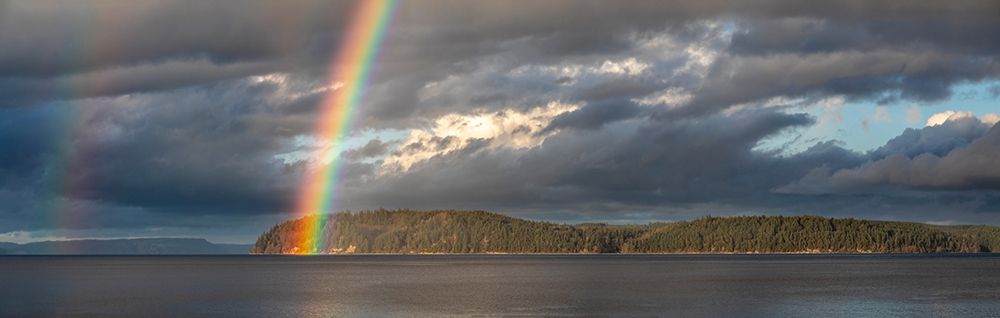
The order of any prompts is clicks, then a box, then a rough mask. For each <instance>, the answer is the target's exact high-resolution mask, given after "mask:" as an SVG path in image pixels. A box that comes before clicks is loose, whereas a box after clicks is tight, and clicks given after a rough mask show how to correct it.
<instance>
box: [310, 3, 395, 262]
mask: <svg viewBox="0 0 1000 318" xmlns="http://www.w3.org/2000/svg"><path fill="white" fill-rule="evenodd" d="M396 3H397V0H362V1H359V2H358V4H357V7H356V8H355V11H354V14H353V15H352V18H351V21H350V24H349V25H348V27H347V29H346V33H344V35H345V37H344V38H343V40H342V42H341V45H340V50H339V52H337V55H336V58H335V59H334V62H333V63H331V64H330V69H329V70H328V73H327V74H329V77H328V79H327V83H330V84H331V85H334V87H336V86H340V87H339V88H336V89H334V90H332V91H331V92H330V93H328V94H327V95H326V96H324V98H323V101H322V102H321V103H320V106H319V107H320V108H319V109H320V110H319V112H320V117H319V120H318V122H317V123H316V129H315V135H316V136H318V137H319V138H320V139H321V140H324V141H328V142H330V143H331V149H323V150H322V152H321V153H318V154H316V156H315V157H314V158H318V160H314V161H313V164H312V167H311V168H310V169H309V170H308V173H307V174H306V176H305V180H304V182H303V184H302V185H301V188H300V189H301V190H300V192H299V197H298V198H297V201H296V210H295V213H296V215H299V216H302V217H304V219H303V220H304V222H303V223H304V225H303V227H302V228H301V229H299V230H298V231H297V232H298V233H297V235H296V236H297V238H296V242H295V246H296V248H297V249H298V250H296V251H295V253H296V254H314V253H322V252H323V251H324V246H323V245H324V244H323V242H324V235H323V232H324V231H323V229H324V228H325V226H326V219H327V217H328V216H329V213H330V212H331V210H332V204H333V200H334V196H335V194H336V193H335V192H334V186H335V185H336V182H337V179H338V174H339V173H340V164H341V162H340V159H339V156H340V153H341V152H342V150H343V149H341V148H342V147H343V146H342V144H343V142H342V141H343V139H344V137H345V136H346V135H347V133H348V132H349V131H350V129H351V120H352V118H353V117H354V112H355V111H356V110H357V108H358V105H359V104H360V103H361V101H362V98H363V97H364V89H365V86H367V83H368V77H369V75H370V74H371V69H372V64H373V63H374V61H375V58H376V57H377V56H378V52H379V49H380V46H381V43H382V38H383V37H384V35H385V31H386V29H387V28H388V25H389V20H390V18H391V17H392V14H393V11H395V8H396Z"/></svg>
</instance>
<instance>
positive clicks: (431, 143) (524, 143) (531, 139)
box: [382, 102, 578, 174]
mask: <svg viewBox="0 0 1000 318" xmlns="http://www.w3.org/2000/svg"><path fill="white" fill-rule="evenodd" d="M577 108H578V105H573V104H564V103H559V102H551V103H549V104H548V105H544V106H539V107H535V108H531V109H529V110H527V111H517V110H514V109H505V110H502V111H499V112H480V113H474V114H457V113H453V114H448V115H444V116H442V117H440V118H438V119H436V120H435V121H434V124H433V126H432V127H430V128H427V129H414V130H411V131H410V133H409V135H408V136H407V137H406V138H405V139H404V140H403V141H402V142H401V143H400V146H399V148H397V149H396V151H395V152H393V153H392V154H391V155H389V156H388V157H386V158H385V160H384V161H383V166H382V168H383V169H382V173H383V174H384V173H390V172H394V171H406V170H409V169H410V167H411V166H413V165H414V164H416V163H418V162H421V161H424V160H427V159H430V158H433V157H435V156H439V155H446V154H448V153H451V152H453V151H456V150H460V149H463V148H464V147H466V146H467V145H469V143H471V142H473V141H475V140H486V142H487V143H488V145H487V148H513V149H523V148H531V147H537V146H538V145H540V144H541V143H542V141H544V140H545V138H546V137H548V136H549V135H551V133H549V134H539V132H541V131H542V130H543V129H545V127H546V126H548V124H549V123H550V122H551V121H552V119H553V118H555V117H556V116H558V115H560V114H563V113H566V112H571V111H574V110H576V109H577ZM552 133H554V132H552Z"/></svg>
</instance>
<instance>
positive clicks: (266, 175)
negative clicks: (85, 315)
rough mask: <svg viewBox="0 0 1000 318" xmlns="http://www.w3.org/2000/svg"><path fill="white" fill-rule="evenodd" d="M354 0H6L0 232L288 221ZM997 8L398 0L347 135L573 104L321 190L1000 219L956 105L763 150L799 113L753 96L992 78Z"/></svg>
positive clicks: (646, 211)
mask: <svg viewBox="0 0 1000 318" xmlns="http://www.w3.org/2000/svg"><path fill="white" fill-rule="evenodd" d="M353 5H354V3H352V2H346V1H332V2H331V1H313V0H293V1H283V2H281V3H271V2H251V3H247V2H242V1H240V2H235V1H212V2H201V1H142V2H119V1H109V2H101V3H97V4H83V3H77V2H73V1H56V2H26V1H2V0H0V201H2V202H5V205H4V206H3V207H0V224H3V225H4V226H3V227H0V232H2V231H14V230H34V229H40V228H46V229H49V228H52V227H54V225H52V224H47V223H46V222H44V220H45V219H46V218H49V217H51V215H50V214H51V213H53V212H52V211H51V210H52V209H50V208H48V207H44V206H42V205H45V204H49V203H65V204H68V205H71V206H74V205H75V206H79V207H81V209H80V210H79V211H84V212H79V213H88V214H81V217H82V218H85V219H90V220H93V221H92V222H91V223H90V224H86V225H80V226H75V227H77V228H84V227H87V228H102V227H103V228H120V229H125V228H129V227H132V228H136V229H139V230H141V229H149V228H157V227H179V228H180V227H184V228H191V227H195V226H196V225H195V224H198V222H200V221H205V220H209V219H211V220H213V222H220V223H225V222H233V223H234V224H235V223H240V222H242V223H241V224H243V226H251V225H247V224H265V223H262V222H264V221H262V220H264V219H267V221H272V220H273V219H276V218H280V217H282V216H285V215H287V214H284V213H286V212H287V210H288V209H289V207H290V206H291V205H292V204H293V203H292V202H291V201H292V199H293V197H294V192H295V191H296V188H297V184H298V182H299V181H300V177H301V173H302V170H303V166H304V165H305V164H304V163H303V162H302V161H295V160H286V159H287V158H293V157H295V156H296V155H301V153H302V152H308V151H309V150H312V148H311V147H314V146H312V145H308V144H305V145H304V144H303V143H305V142H303V141H302V140H305V139H308V135H309V134H310V132H311V131H312V129H313V127H314V126H315V122H314V121H315V120H316V111H317V109H318V107H319V106H320V105H318V104H319V103H320V102H321V100H322V99H323V96H324V95H323V94H324V93H326V92H325V91H323V90H322V89H321V86H324V85H326V84H327V83H323V81H324V78H325V76H326V74H325V72H326V71H327V70H328V65H327V63H329V62H330V61H331V60H332V59H333V55H334V54H335V52H337V50H338V49H339V47H338V45H339V43H340V40H341V39H342V37H343V34H342V32H343V31H342V30H343V25H344V24H345V20H346V19H345V16H346V14H348V13H349V12H350V11H351V8H352V6H353ZM997 12H1000V5H998V4H997V3H996V2H995V1H972V0H968V1H965V0H960V1H949V2H947V3H900V2H896V1H846V2H845V1H821V2H815V1H814V2H808V3H807V2H791V1H750V2H730V1H714V0H709V1H704V0H699V1H672V2H668V3H664V2H662V1H626V2H607V1H569V0H567V1H561V0H560V1H544V2H534V3H527V2H465V1H446V0H441V1H421V2H419V3H415V2H407V1H402V2H400V7H399V8H398V10H397V13H396V16H395V18H394V20H393V24H392V26H391V28H390V31H389V34H388V35H387V40H386V41H385V45H384V46H383V48H382V51H381V56H380V57H379V62H378V63H377V64H376V66H375V69H374V72H375V73H374V74H373V76H372V83H371V86H370V87H369V88H368V90H367V95H366V98H365V101H364V104H363V105H362V106H361V109H360V111H359V114H358V116H359V118H358V119H357V120H356V122H355V123H354V124H355V125H354V128H355V131H354V132H355V133H357V132H361V131H366V132H367V131H372V132H378V131H380V129H384V128H396V129H427V127H428V126H432V125H433V124H434V121H435V120H437V119H438V118H440V117H441V116H443V115H446V114H457V115H469V114H491V113H498V112H506V111H526V110H530V109H533V108H535V107H538V106H540V105H547V104H549V103H551V102H561V103H566V104H573V105H578V106H579V108H578V109H576V110H575V111H572V112H567V113H563V114H561V115H559V116H556V117H555V119H554V120H552V121H551V122H550V123H548V127H549V128H548V129H547V130H545V132H544V133H543V134H539V135H538V136H536V137H539V138H541V137H543V135H544V137H546V139H545V140H544V142H543V143H542V144H541V145H540V146H537V147H521V148H512V147H495V146H492V144H491V142H494V141H495V140H490V139H489V138H483V139H475V138H473V139H469V138H466V139H463V140H465V141H467V143H466V144H464V146H463V147H462V148H461V149H459V150H457V151H454V152H450V153H446V154H439V155H436V156H434V157H432V158H430V159H428V160H425V161H422V162H420V163H418V164H416V165H414V166H413V167H412V168H411V169H410V170H408V171H405V172H400V173H388V174H386V173H383V172H381V171H380V169H379V164H380V163H381V161H380V160H382V158H383V157H385V156H391V155H393V154H394V153H398V151H399V148H397V147H414V149H416V148H419V149H432V150H433V149H437V150H440V149H444V148H448V147H451V146H454V145H458V143H457V142H458V140H457V139H456V138H459V137H465V136H457V137H446V136H438V137H435V138H431V139H428V140H429V141H428V142H425V143H419V144H401V143H400V144H397V143H396V141H394V140H391V139H385V138H384V137H382V136H380V137H376V138H379V139H374V140H371V141H370V142H368V143H367V144H364V146H362V147H359V148H357V149H352V150H350V151H348V152H347V153H346V154H345V158H346V159H347V162H346V163H345V164H344V165H343V167H344V168H343V169H344V170H343V171H342V174H341V175H342V180H341V182H342V185H341V186H342V189H341V190H342V191H340V192H338V193H339V198H340V199H341V200H340V201H342V202H343V206H344V207H349V208H372V207H381V206H384V207H415V208H422V207H423V208H452V207H455V208H463V207H464V208H498V209H505V210H511V211H514V212H517V211H521V212H525V211H529V212H532V213H535V214H533V215H538V216H539V218H544V217H551V218H562V219H567V220H572V219H573V218H574V217H576V218H578V219H579V218H593V219H601V218H619V219H621V218H627V217H628V216H624V215H625V214H627V213H636V214H635V215H641V217H644V218H655V217H657V216H662V215H672V214H670V213H681V214H683V213H688V214H691V213H694V212H692V211H704V212H712V213H740V212H747V211H762V212H774V213H781V212H787V211H791V212H794V213H818V214H827V215H851V216H858V215H860V216H865V215H871V216H886V214H879V213H883V211H885V210H894V211H908V212H909V213H911V214H909V216H906V215H887V217H897V218H911V219H924V220H929V219H940V218H949V219H951V218H955V219H961V220H974V221H983V222H994V223H995V222H996V221H997V218H996V216H994V215H997V214H995V213H994V214H990V213H987V212H997V210H1000V206H998V202H1000V198H998V197H997V195H995V193H994V191H995V190H996V184H997V182H996V180H994V176H992V175H991V174H990V173H988V172H983V171H987V170H988V171H992V170H996V169H992V170H991V169H990V168H992V167H991V166H990V165H991V164H990V163H991V162H992V161H995V160H993V159H996V158H994V157H995V155H996V154H995V153H994V150H995V145H994V144H992V142H993V139H992V138H993V137H991V136H993V135H995V134H996V133H995V130H996V128H994V129H993V130H988V128H986V127H983V126H981V125H977V124H975V123H974V122H968V123H965V124H962V123H961V122H959V121H953V122H949V123H948V124H947V125H942V126H934V127H927V128H923V129H913V130H907V131H905V132H903V133H902V134H901V135H899V136H897V137H896V138H894V139H892V140H890V141H889V142H888V143H887V144H886V145H884V146H882V147H880V148H878V149H875V150H873V151H871V152H868V153H858V152H855V151H850V150H847V149H844V148H843V147H842V146H840V145H838V144H837V143H836V142H832V141H819V142H815V144H814V145H811V146H810V147H808V148H807V150H805V151H802V152H798V153H793V154H782V153H779V152H778V151H768V150H761V149H759V148H758V146H759V145H760V144H761V143H763V142H765V141H767V140H769V138H774V137H775V136H778V135H779V134H782V133H788V134H794V133H796V129H800V128H803V127H808V126H810V125H814V119H813V118H810V117H809V116H806V115H803V114H795V113H790V112H795V111H792V110H789V109H787V108H781V107H778V108H763V107H761V105H762V104H765V102H766V101H768V100H772V99H775V98H786V97H787V98H805V99H807V100H811V101H815V100H819V99H822V98H827V97H840V96H843V97H845V98H846V99H847V100H849V101H876V102H878V103H893V102H895V101H899V100H915V101H936V100H941V99H945V98H948V97H949V96H950V95H951V92H952V88H953V86H954V85H956V84H961V83H973V82H980V81H989V80H995V79H997V78H998V77H1000V66H998V64H997V59H998V56H1000V54H998V52H1000V46H998V44H997V42H996V41H993V37H994V35H995V34H996V33H997V31H998V30H1000V27H998V22H997V19H996V17H997ZM605 66H607V67H606V68H605ZM636 67H639V68H641V69H638V68H636ZM268 74H269V76H271V77H267V78H265V77H266V76H265V77H259V76H262V75H268ZM734 106H741V107H740V108H735V107H734ZM963 125H964V126H963ZM987 131H989V133H987ZM357 135H358V134H355V135H354V136H357ZM361 144H363V143H361ZM866 162H867V163H866ZM920 173H926V174H927V175H919V174H920ZM861 185H866V187H864V188H862V187H860V186H861ZM841 187H857V188H855V189H871V188H872V187H875V188H879V189H882V190H883V191H872V192H866V191H854V192H845V191H839V190H838V189H840V188H841ZM810 189H812V190H810ZM817 189H819V190H817ZM885 189H888V190H885ZM901 189H902V190H901ZM945 189H947V190H945ZM67 202H68V203H67ZM887 207H888V208H887ZM941 211H946V212H941ZM695 214H696V213H695ZM619 215H622V216H620V217H619ZM630 215H631V214H630ZM268 218H270V219H268ZM248 220H249V221H248ZM254 222H257V223H254ZM261 226H265V225H261ZM55 227H58V226H55ZM64 227H70V226H64ZM218 227H222V226H221V225H220V226H218ZM139 230H137V231H139Z"/></svg>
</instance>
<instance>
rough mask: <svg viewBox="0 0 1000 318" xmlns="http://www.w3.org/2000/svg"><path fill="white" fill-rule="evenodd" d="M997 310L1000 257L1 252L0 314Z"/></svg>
mask: <svg viewBox="0 0 1000 318" xmlns="http://www.w3.org/2000/svg"><path fill="white" fill-rule="evenodd" d="M467 315H471V316H494V315H499V316H537V315H549V316H552V315H555V316H643V317H645V316H676V317H718V316H723V317H725V316H728V317H948V316H963V317H1000V256H995V255H964V256H884V255H883V256H873V255H867V256H846V255H841V256H816V255H710V256H703V255H697V256H696V255H690V256H689V255H658V256H636V255H594V256H588V255H568V256H544V255H533V256H527V255H521V256H509V255H497V256H486V255H462V256H317V257H282V256H153V257H149V256H132V257H108V256H100V257H86V256H84V257H63V256H6V257H0V316H3V317H8V316H11V317H20V316H28V317H37V316H71V317H90V316H94V317H114V316H120V317H191V316H232V317H331V316H336V317H343V316H375V317H383V316H408V317H410V316H434V317H439V316H467Z"/></svg>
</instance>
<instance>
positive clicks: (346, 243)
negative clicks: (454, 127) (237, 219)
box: [251, 210, 1000, 254]
mask: <svg viewBox="0 0 1000 318" xmlns="http://www.w3.org/2000/svg"><path fill="white" fill-rule="evenodd" d="M314 218H316V216H310V217H306V218H302V219H298V220H292V221H288V222H284V223H281V224H278V225H275V226H274V227H273V228H271V229H270V230H269V231H267V232H266V233H264V234H262V235H261V236H260V238H259V239H258V240H257V243H256V244H255V246H254V247H253V249H252V250H251V252H252V253H257V254H294V253H304V252H311V253H329V254H339V253H946V252H968V253H973V252H991V251H997V250H1000V228H998V227H993V226H938V225H929V224H922V223H909V222H887V221H869V220H857V219H831V218H824V217H818V216H740V217H705V218H701V219H697V220H693V221H686V222H676V223H654V224H646V225H606V224H580V225H564V224H554V223H548V222H538V221H528V220H522V219H517V218H512V217H508V216H504V215H500V214H494V213H488V212H483V211H474V212H463V211H431V212H418V211H409V210H396V211H389V210H377V211H366V212H360V213H338V214H335V215H333V216H331V217H330V218H329V219H328V220H327V221H326V223H325V225H324V228H325V231H324V233H326V235H325V237H323V238H321V239H322V240H323V242H322V243H323V244H321V246H322V247H321V248H322V250H319V251H308V249H309V248H308V247H307V244H306V243H303V242H298V240H297V239H296V233H299V232H300V231H301V229H302V228H303V226H304V225H305V224H306V223H305V222H314V221H315V219H314ZM308 245H312V244H308Z"/></svg>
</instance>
